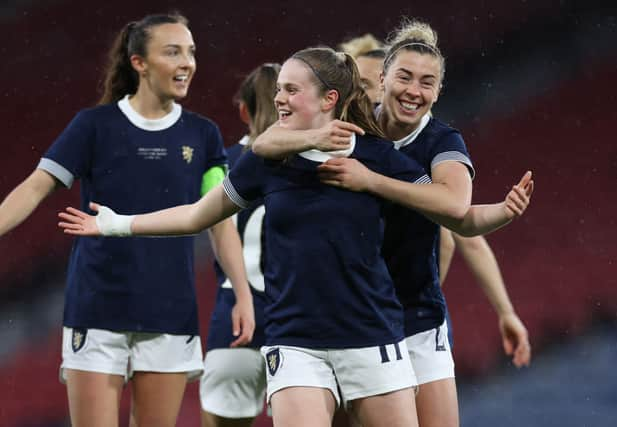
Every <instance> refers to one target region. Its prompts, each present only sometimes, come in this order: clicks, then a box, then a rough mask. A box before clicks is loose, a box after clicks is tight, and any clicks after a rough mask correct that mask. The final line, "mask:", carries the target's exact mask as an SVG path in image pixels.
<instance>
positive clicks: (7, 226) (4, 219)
mask: <svg viewBox="0 0 617 427" xmlns="http://www.w3.org/2000/svg"><path fill="white" fill-rule="evenodd" d="M57 186H58V181H56V179H55V178H54V177H53V176H51V175H50V174H49V173H47V172H45V171H44V170H42V169H35V170H34V172H32V173H31V174H30V176H29V177H28V178H26V179H25V180H24V181H23V182H22V183H21V184H19V185H18V186H17V187H15V189H14V190H13V191H11V192H10V193H9V195H8V196H6V198H5V199H4V201H3V202H2V204H0V236H2V235H4V234H6V233H8V232H9V231H11V230H12V229H13V228H15V227H17V226H18V225H19V224H21V223H22V222H23V221H24V220H25V219H26V218H28V217H29V216H30V214H31V213H32V212H33V211H34V210H35V209H36V208H37V206H38V205H39V204H40V203H41V202H42V201H43V199H45V198H46V197H47V196H48V195H50V194H51V193H52V192H53V191H54V189H55V188H56V187H57Z"/></svg>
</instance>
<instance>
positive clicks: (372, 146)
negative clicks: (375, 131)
mask: <svg viewBox="0 0 617 427" xmlns="http://www.w3.org/2000/svg"><path fill="white" fill-rule="evenodd" d="M356 147H357V148H356V149H357V150H359V151H362V152H368V153H374V154H379V153H385V152H388V151H390V150H394V144H393V143H392V141H388V140H387V139H383V138H380V137H378V136H375V135H369V134H365V135H357V134H356Z"/></svg>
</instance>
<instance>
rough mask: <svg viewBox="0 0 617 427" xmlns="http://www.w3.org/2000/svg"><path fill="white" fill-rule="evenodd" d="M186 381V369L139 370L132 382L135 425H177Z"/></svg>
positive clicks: (132, 414) (158, 426) (140, 426)
mask: <svg viewBox="0 0 617 427" xmlns="http://www.w3.org/2000/svg"><path fill="white" fill-rule="evenodd" d="M186 382H187V374H186V373H185V372H181V373H160V372H141V371H140V372H135V374H134V375H133V378H132V381H131V383H132V384H131V389H132V399H131V406H132V407H131V418H132V422H131V424H132V425H136V426H139V427H142V426H143V427H173V426H175V425H176V419H177V418H178V413H179V412H180V406H181V404H182V398H183V396H184V389H185V387H186Z"/></svg>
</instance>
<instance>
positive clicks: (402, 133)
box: [379, 104, 420, 141]
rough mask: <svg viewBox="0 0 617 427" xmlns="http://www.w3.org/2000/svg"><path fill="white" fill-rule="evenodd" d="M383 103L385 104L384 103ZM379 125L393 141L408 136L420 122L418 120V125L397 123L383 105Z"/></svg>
mask: <svg viewBox="0 0 617 427" xmlns="http://www.w3.org/2000/svg"><path fill="white" fill-rule="evenodd" d="M382 105H383V104H382ZM379 125H380V126H381V128H382V129H383V131H384V133H385V134H386V137H387V138H388V139H390V140H392V141H396V140H399V139H401V138H404V137H406V136H407V135H409V134H410V133H411V132H413V131H414V130H416V129H417V128H418V126H420V123H419V122H418V123H417V124H416V125H409V124H406V123H400V122H399V123H397V122H395V121H394V120H392V118H391V117H390V114H389V113H388V112H387V111H386V109H385V106H384V107H383V109H382V111H381V114H380V115H379Z"/></svg>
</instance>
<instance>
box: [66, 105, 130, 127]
mask: <svg viewBox="0 0 617 427" xmlns="http://www.w3.org/2000/svg"><path fill="white" fill-rule="evenodd" d="M119 112H120V109H119V108H118V106H117V105H116V104H115V103H113V104H103V105H96V106H94V107H89V108H84V109H83V110H80V111H78V112H77V114H76V115H75V118H76V119H80V120H85V121H95V122H96V121H98V120H100V119H109V118H110V117H113V116H114V115H118V113H119Z"/></svg>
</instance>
